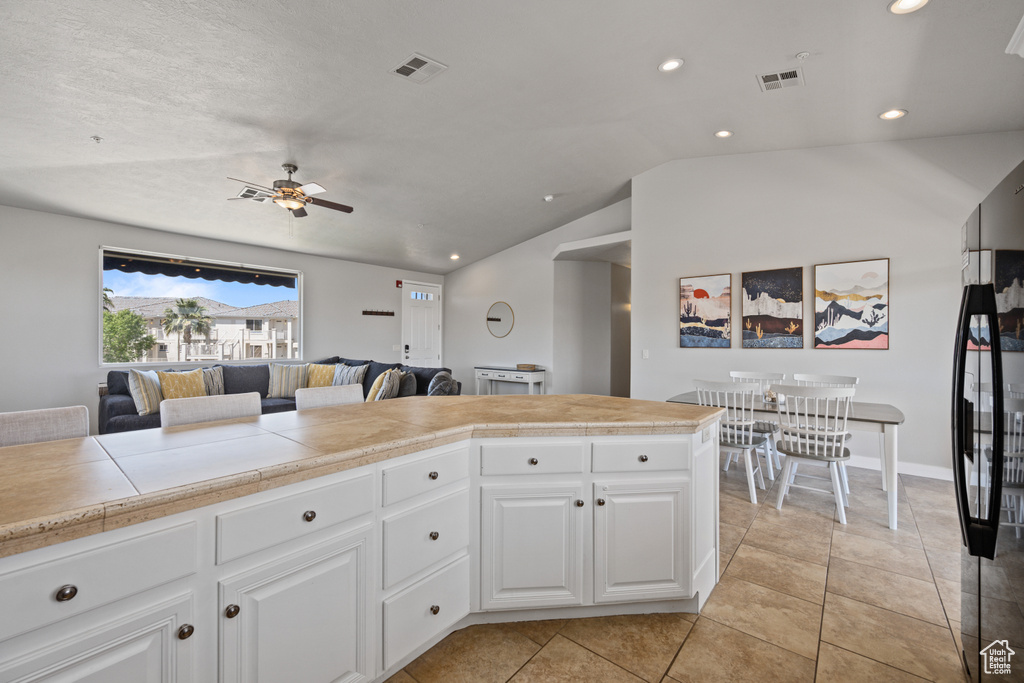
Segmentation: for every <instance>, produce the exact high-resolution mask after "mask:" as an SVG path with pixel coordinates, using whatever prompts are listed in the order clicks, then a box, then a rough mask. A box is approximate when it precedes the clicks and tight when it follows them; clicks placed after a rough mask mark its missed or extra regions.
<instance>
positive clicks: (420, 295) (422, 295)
mask: <svg viewBox="0 0 1024 683" xmlns="http://www.w3.org/2000/svg"><path fill="white" fill-rule="evenodd" d="M409 298H410V299H413V300H414V301H433V300H434V295H433V293H430V292H410V296H409Z"/></svg>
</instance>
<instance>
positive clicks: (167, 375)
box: [156, 368, 206, 398]
mask: <svg viewBox="0 0 1024 683" xmlns="http://www.w3.org/2000/svg"><path fill="white" fill-rule="evenodd" d="M156 376H157V377H159V378H160V392H161V393H162V394H163V396H164V398H195V397H196V396H206V385H205V383H204V382H203V369H202V368H197V369H195V370H191V371H189V372H157V373H156Z"/></svg>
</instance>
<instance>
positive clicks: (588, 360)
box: [552, 261, 612, 396]
mask: <svg viewBox="0 0 1024 683" xmlns="http://www.w3.org/2000/svg"><path fill="white" fill-rule="evenodd" d="M554 265H555V281H554V284H555V291H554V302H555V303H554V312H553V314H554V322H553V325H552V339H553V351H554V364H553V365H552V367H553V368H555V369H556V370H557V372H558V386H559V393H562V394H597V395H601V396H608V395H609V393H610V390H611V348H612V338H611V331H612V330H611V309H612V282H611V275H612V269H611V266H612V264H610V263H607V262H604V263H600V262H596V261H555V264H554Z"/></svg>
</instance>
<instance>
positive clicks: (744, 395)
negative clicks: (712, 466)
mask: <svg viewBox="0 0 1024 683" xmlns="http://www.w3.org/2000/svg"><path fill="white" fill-rule="evenodd" d="M694 384H695V385H696V386H697V401H698V403H700V404H701V405H702V406H711V407H715V408H725V415H724V416H723V417H722V421H721V422H720V423H719V437H718V442H719V444H718V445H719V448H720V449H721V450H722V452H724V453H725V457H726V459H727V460H728V459H729V458H731V457H732V454H733V453H740V454H742V455H743V466H744V468H745V469H746V471H747V489H748V491H749V492H750V502H751V503H754V504H755V505H756V504H757V491H756V490H755V489H754V475H755V474H756V475H757V486H758V488H761V489H764V477H763V476H762V475H761V462H760V461H759V460H757V452H756V450H755V449H757V447H758V446H761V445H763V444H764V442H765V436H764V434H758V433H756V432H755V431H754V425H755V424H756V423H757V420H755V419H754V400H755V399H756V398H758V397H759V396H760V394H759V393H758V389H757V386H756V385H754V384H750V383H735V382H709V381H706V380H699V379H698V380H694ZM751 451H754V457H753V460H754V461H756V463H757V467H754V462H752V461H751V457H750V456H751ZM769 457H770V456H769Z"/></svg>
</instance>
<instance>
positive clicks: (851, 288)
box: [814, 258, 889, 349]
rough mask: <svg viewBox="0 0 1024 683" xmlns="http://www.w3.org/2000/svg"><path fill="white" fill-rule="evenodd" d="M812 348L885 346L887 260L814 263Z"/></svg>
mask: <svg viewBox="0 0 1024 683" xmlns="http://www.w3.org/2000/svg"><path fill="white" fill-rule="evenodd" d="M814 348H816V349H888V348H889V259H887V258H882V259H875V260H872V261H849V262H846V263H825V264H821V265H817V266H814Z"/></svg>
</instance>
